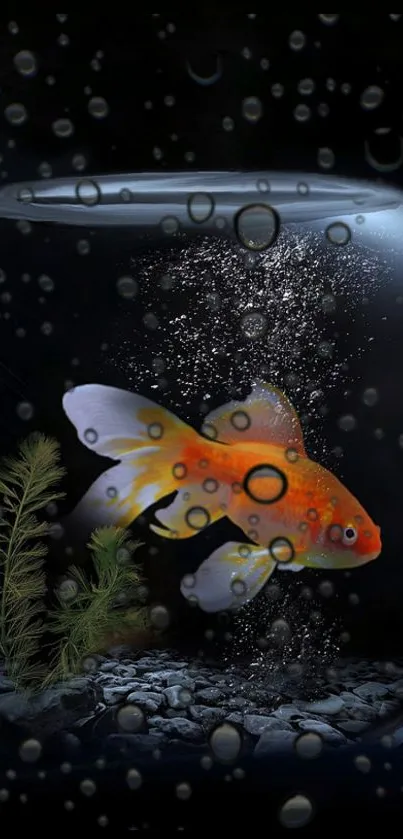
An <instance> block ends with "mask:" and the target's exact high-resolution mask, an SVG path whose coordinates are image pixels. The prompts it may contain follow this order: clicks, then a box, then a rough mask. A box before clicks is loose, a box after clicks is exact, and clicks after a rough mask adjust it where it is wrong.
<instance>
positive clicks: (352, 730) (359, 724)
mask: <svg viewBox="0 0 403 839" xmlns="http://www.w3.org/2000/svg"><path fill="white" fill-rule="evenodd" d="M370 724H371V723H369V722H364V720H342V721H341V722H338V723H337V725H338V727H339V728H341V729H342V731H345V732H346V734H360V733H361V731H365V729H366V728H368V726H369V725H370Z"/></svg>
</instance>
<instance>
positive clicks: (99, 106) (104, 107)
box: [88, 96, 109, 119]
mask: <svg viewBox="0 0 403 839" xmlns="http://www.w3.org/2000/svg"><path fill="white" fill-rule="evenodd" d="M88 111H89V113H90V114H91V116H92V117H95V119H104V118H105V117H107V116H108V114H109V105H108V103H107V101H106V99H104V98H103V96H93V97H92V98H91V99H90V100H89V102H88Z"/></svg>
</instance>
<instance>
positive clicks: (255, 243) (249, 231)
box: [235, 204, 279, 251]
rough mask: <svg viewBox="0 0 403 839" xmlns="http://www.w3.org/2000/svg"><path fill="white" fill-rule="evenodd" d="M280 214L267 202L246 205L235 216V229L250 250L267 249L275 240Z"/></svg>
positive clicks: (242, 242) (243, 243)
mask: <svg viewBox="0 0 403 839" xmlns="http://www.w3.org/2000/svg"><path fill="white" fill-rule="evenodd" d="M278 229H279V221H278V216H277V214H276V213H275V211H274V210H273V209H272V207H269V206H268V205H266V204H252V205H250V206H248V207H244V208H243V209H242V210H240V212H239V213H238V214H237V215H236V217H235V230H236V233H237V236H238V238H239V240H240V242H241V244H242V245H244V246H245V247H246V248H249V249H250V250H255V251H260V250H265V249H266V248H268V247H269V246H270V245H272V244H273V242H274V241H275V239H276V237H277V234H278Z"/></svg>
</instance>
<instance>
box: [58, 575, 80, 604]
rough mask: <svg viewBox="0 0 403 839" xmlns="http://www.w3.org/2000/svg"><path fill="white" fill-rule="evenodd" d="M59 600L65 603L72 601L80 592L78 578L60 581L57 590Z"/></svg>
mask: <svg viewBox="0 0 403 839" xmlns="http://www.w3.org/2000/svg"><path fill="white" fill-rule="evenodd" d="M57 594H58V597H59V600H61V601H62V602H63V603H71V602H72V601H73V600H75V599H76V597H77V594H78V583H77V582H76V580H72V579H68V580H63V582H61V583H60V585H59V588H58V590H57Z"/></svg>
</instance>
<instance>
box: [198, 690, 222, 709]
mask: <svg viewBox="0 0 403 839" xmlns="http://www.w3.org/2000/svg"><path fill="white" fill-rule="evenodd" d="M195 699H196V702H201V703H203V704H204V705H215V704H216V703H217V702H222V701H223V699H225V696H224V694H223V692H222V691H221V690H219V689H218V688H204V689H203V690H198V691H197V692H196V695H195Z"/></svg>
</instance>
